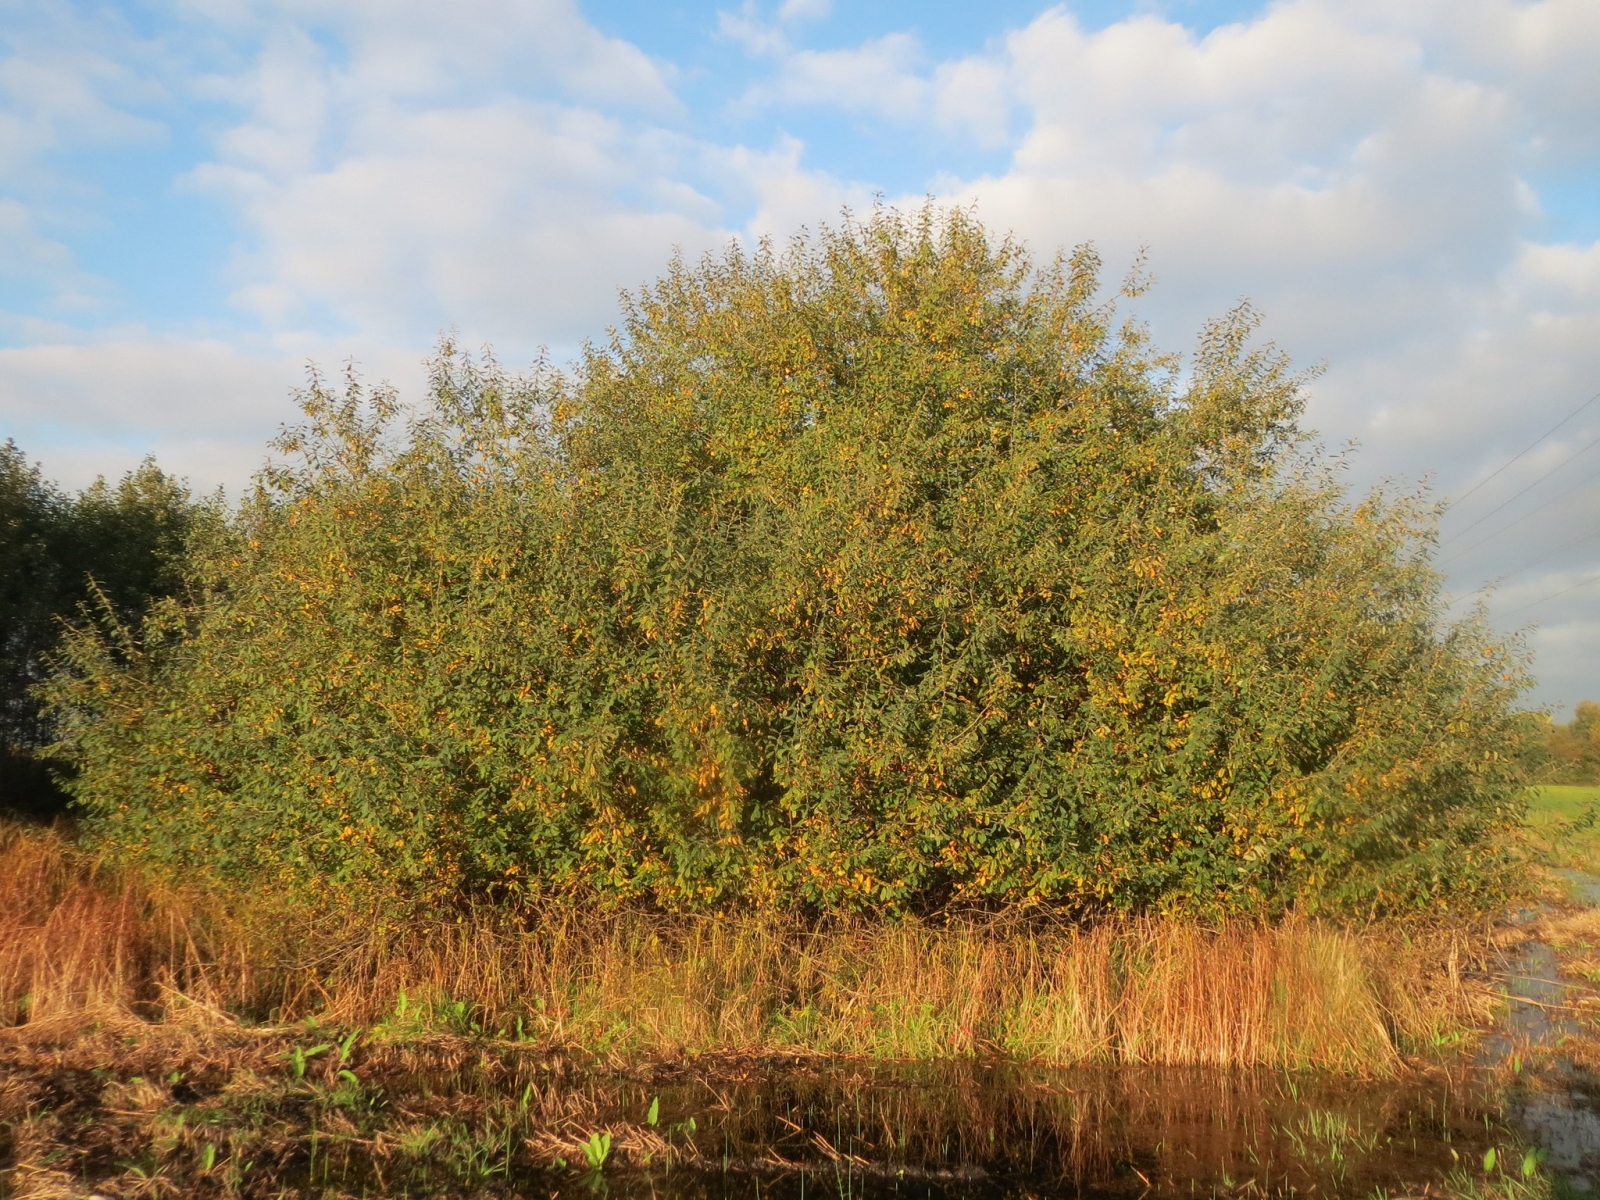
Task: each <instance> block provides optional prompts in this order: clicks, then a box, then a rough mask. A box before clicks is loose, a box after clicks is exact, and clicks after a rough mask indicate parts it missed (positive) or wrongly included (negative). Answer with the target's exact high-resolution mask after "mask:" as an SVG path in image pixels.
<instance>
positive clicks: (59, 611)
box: [0, 441, 203, 813]
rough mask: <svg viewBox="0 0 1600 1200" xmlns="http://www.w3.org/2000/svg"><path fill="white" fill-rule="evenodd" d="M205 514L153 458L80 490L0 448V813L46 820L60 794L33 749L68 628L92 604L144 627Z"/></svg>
mask: <svg viewBox="0 0 1600 1200" xmlns="http://www.w3.org/2000/svg"><path fill="white" fill-rule="evenodd" d="M202 509H203V506H202V505H199V504H197V503H196V502H195V501H194V499H193V498H192V497H191V496H190V494H189V491H188V489H187V488H186V487H185V486H184V485H183V484H181V483H180V482H178V481H177V480H174V479H172V478H171V477H170V476H168V475H166V474H164V473H163V472H162V471H161V469H160V468H159V467H157V466H156V464H155V463H154V462H153V461H151V460H146V461H145V462H144V463H143V464H141V465H140V467H139V468H138V469H137V470H135V471H130V472H129V473H128V474H126V475H124V476H123V478H122V479H121V480H119V481H118V482H117V483H116V484H115V485H112V484H109V483H107V482H106V481H105V480H104V479H99V480H96V481H95V483H94V484H92V485H91V486H90V487H88V488H85V489H84V490H83V491H81V492H78V493H77V494H76V495H73V494H69V493H67V492H64V491H62V490H61V489H59V488H57V487H55V486H54V485H52V484H51V483H49V482H48V481H46V480H45V479H44V477H43V476H42V475H41V474H40V471H39V468H38V466H37V465H35V464H33V463H31V462H29V461H28V459H27V457H26V456H25V455H24V454H23V453H22V451H21V450H20V449H19V448H18V447H17V445H16V443H14V442H12V441H7V442H5V443H4V444H3V445H0V808H11V809H13V810H23V811H28V812H39V813H44V812H48V811H52V810H54V809H56V808H57V807H58V806H59V803H60V801H61V799H62V797H61V796H60V795H59V793H57V792H56V791H55V788H54V785H53V783H52V782H51V780H50V777H49V775H48V773H47V772H46V770H45V768H44V766H43V764H42V763H40V762H39V761H38V760H37V759H36V758H35V757H34V755H33V752H34V751H36V750H38V749H39V748H40V747H42V746H44V745H45V744H47V743H48V742H50V741H51V740H52V739H53V736H54V731H53V728H52V724H51V722H50V720H49V719H48V716H47V715H46V714H45V713H44V712H43V711H42V707H41V702H40V699H39V697H38V695H36V694H35V688H36V687H37V685H38V684H39V683H40V682H41V681H42V680H43V679H44V678H45V676H46V675H47V674H48V671H49V657H50V653H51V651H52V650H53V649H54V647H55V646H56V644H57V642H58V641H59V639H60V637H61V634H62V631H63V630H64V629H65V627H66V623H67V622H70V621H76V620H79V619H81V618H82V617H83V615H84V613H85V611H86V609H94V610H98V611H100V612H101V614H102V615H104V616H107V617H110V618H112V619H114V620H116V621H119V622H123V623H129V624H137V623H138V622H139V621H140V620H141V619H142V618H143V615H144V612H145V610H146V608H147V607H148V606H149V604H150V602H151V600H152V599H154V598H157V597H161V596H168V595H172V594H174V592H175V591H176V590H177V589H178V587H180V586H181V583H182V579H183V573H184V565H183V563H184V558H185V546H186V544H187V541H188V537H189V533H190V530H191V528H192V527H193V526H194V524H195V522H196V521H197V520H198V519H199V516H200V513H201V512H202Z"/></svg>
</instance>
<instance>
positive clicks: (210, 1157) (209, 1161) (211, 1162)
mask: <svg viewBox="0 0 1600 1200" xmlns="http://www.w3.org/2000/svg"><path fill="white" fill-rule="evenodd" d="M216 1165H217V1147H216V1146H215V1145H214V1144H213V1143H211V1142H207V1143H206V1144H205V1146H204V1148H203V1149H202V1150H201V1151H200V1169H201V1170H202V1171H206V1172H210V1170H211V1168H212V1167H214V1166H216Z"/></svg>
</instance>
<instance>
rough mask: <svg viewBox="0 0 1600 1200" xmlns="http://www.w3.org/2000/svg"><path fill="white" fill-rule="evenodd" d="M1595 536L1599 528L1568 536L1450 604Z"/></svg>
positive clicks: (1514, 575) (1495, 584) (1463, 594)
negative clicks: (1507, 573) (1536, 556)
mask: <svg viewBox="0 0 1600 1200" xmlns="http://www.w3.org/2000/svg"><path fill="white" fill-rule="evenodd" d="M1507 528H1510V526H1507ZM1597 537H1600V529H1590V530H1587V531H1585V532H1583V533H1580V534H1579V535H1578V536H1577V537H1575V538H1568V539H1567V540H1566V541H1564V542H1562V543H1561V545H1559V546H1557V547H1556V548H1555V549H1554V550H1546V551H1545V552H1544V553H1543V554H1541V555H1539V557H1538V558H1536V559H1534V560H1533V561H1532V562H1525V563H1523V564H1522V565H1521V566H1520V567H1518V568H1517V569H1516V570H1515V571H1512V572H1511V573H1510V574H1509V575H1497V576H1495V577H1494V578H1493V579H1489V580H1485V581H1484V582H1483V583H1480V584H1479V585H1478V586H1477V587H1475V588H1473V589H1472V590H1471V591H1470V592H1463V593H1461V595H1459V596H1457V597H1456V598H1455V599H1454V600H1452V601H1451V603H1452V604H1458V603H1460V602H1461V601H1462V600H1465V599H1466V598H1467V597H1468V596H1476V595H1477V594H1478V593H1479V592H1481V591H1483V590H1485V589H1486V588H1491V587H1495V586H1497V585H1499V584H1502V583H1504V582H1505V581H1506V580H1508V579H1515V578H1516V577H1517V576H1518V575H1521V574H1522V573H1523V572H1524V571H1531V570H1532V569H1533V568H1534V567H1537V566H1538V565H1539V564H1540V563H1542V562H1546V561H1547V560H1549V559H1552V558H1554V557H1555V556H1556V555H1558V554H1560V553H1561V552H1562V551H1563V550H1567V549H1570V548H1571V547H1573V546H1576V545H1577V544H1578V543H1579V542H1587V541H1590V540H1591V539H1593V538H1597Z"/></svg>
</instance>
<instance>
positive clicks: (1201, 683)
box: [57, 207, 1523, 912]
mask: <svg viewBox="0 0 1600 1200" xmlns="http://www.w3.org/2000/svg"><path fill="white" fill-rule="evenodd" d="M1253 325H1254V321H1253V318H1252V317H1251V315H1250V314H1249V312H1248V311H1243V310H1242V311H1239V312H1236V313H1234V314H1231V315H1230V316H1228V317H1226V318H1224V319H1222V320H1220V321H1218V322H1216V323H1215V324H1213V325H1211V326H1209V327H1208V328H1207V329H1206V330H1205V332H1204V334H1203V336H1202V337H1201V339H1200V344H1199V347H1198V349H1197V351H1196V352H1195V354H1194V355H1193V356H1192V358H1190V359H1189V360H1187V361H1186V362H1183V363H1180V362H1179V361H1178V360H1177V359H1176V358H1174V357H1171V356H1165V355H1162V354H1160V353H1157V352H1156V351H1155V350H1153V349H1152V348H1151V347H1150V346H1149V345H1148V344H1147V341H1146V339H1145V336H1144V334H1143V333H1142V331H1141V329H1140V327H1138V326H1137V325H1133V324H1128V323H1123V322H1122V320H1121V318H1119V317H1118V316H1117V315H1116V314H1115V312H1114V311H1113V308H1112V306H1111V305H1109V304H1107V303H1105V302H1104V301H1103V299H1102V293H1101V289H1100V279H1099V273H1098V262H1097V261H1096V259H1095V257H1094V255H1093V254H1092V253H1091V252H1090V251H1088V250H1080V251H1078V252H1077V253H1075V254H1073V255H1072V256H1070V257H1067V258H1064V259H1062V260H1060V261H1058V262H1056V263H1054V264H1052V265H1050V266H1048V267H1045V268H1044V269H1035V267H1034V266H1033V265H1032V264H1031V263H1030V262H1029V260H1028V258H1027V257H1026V255H1025V254H1024V252H1023V251H1022V249H1021V248H1019V247H1018V246H1016V245H1014V244H1012V243H1010V242H996V241H995V240H993V239H991V238H990V237H989V236H988V235H987V234H986V233H985V231H984V230H983V229H982V228H981V227H980V226H979V225H978V224H977V223H976V222H975V220H973V219H972V218H971V217H969V216H967V215H965V214H962V213H959V212H947V211H941V210H938V209H934V208H931V207H930V208H929V209H927V210H925V211H923V212H921V213H919V214H915V215H913V216H909V217H903V216H900V215H897V214H895V213H892V212H882V211H881V212H877V213H874V214H873V215H872V216H871V217H870V218H869V219H867V220H866V221H864V222H861V223H847V224H846V225H845V226H844V227H842V228H840V229H838V230H831V231H824V232H822V233H820V234H818V235H816V236H813V237H809V238H801V239H798V240H796V241H794V242H793V243H791V244H790V245H789V246H788V247H787V248H786V249H783V250H781V251H779V250H773V249H769V248H765V247H763V248H760V249H758V250H756V251H753V252H745V251H741V250H739V249H733V250H730V251H729V252H728V253H727V254H725V255H724V256H722V257H720V258H715V259H710V260H707V261H705V262H703V263H701V264H698V265H688V264H683V263H678V264H675V265H674V266H673V267H672V268H671V270H670V271H669V272H668V273H667V274H666V275H665V276H664V277H663V278H662V279H661V280H660V281H658V282H657V283H656V284H655V285H654V286H652V287H650V288H648V289H645V290H644V291H642V292H640V293H639V294H638V295H636V296H634V297H632V298H631V299H630V300H629V301H628V302H627V304H626V308H625V320H624V322H623V324H622V326H621V328H620V329H619V330H618V331H617V332H616V334H615V335H614V336H613V337H612V338H611V340H610V341H609V342H608V343H606V344H604V345H601V346H597V347H594V348H592V349H590V350H589V351H588V352H587V353H586V355H585V356H584V358H583V361H582V362H581V364H580V365H579V366H578V368H577V369H575V370H574V371H573V372H571V373H570V374H566V375H563V374H560V373H557V372H554V371H548V370H546V371H541V372H537V373H535V374H534V375H533V376H531V377H528V378H520V377H516V376H513V375H511V374H509V373H507V372H506V371H504V370H502V369H501V368H500V367H499V366H498V365H496V364H495V363H494V362H493V361H492V360H489V359H487V358H484V359H477V360H474V359H472V358H469V357H468V356H466V355H464V354H462V353H460V352H459V351H458V350H457V349H456V348H455V347H454V346H452V345H450V344H448V343H447V344H445V345H444V346H443V347H442V348H441V351H440V354H439V356H438V358H437V360H436V362H435V363H434V368H433V379H432V387H431V391H430V395H429V398H428V401H427V403H426V404H425V405H424V406H423V407H422V408H421V409H419V410H417V411H415V412H410V413H406V412H402V410H401V408H400V406H399V404H398V402H397V400H396V398H395V397H394V396H393V395H391V394H390V393H388V392H386V391H383V390H381V389H380V390H368V389H366V388H364V387H363V386H362V385H361V384H360V383H359V381H356V380H354V379H351V380H349V381H347V383H346V384H345V386H344V387H343V388H342V389H338V388H334V387H332V386H330V385H328V384H327V383H324V382H322V381H320V380H317V381H313V383H312V385H311V386H310V387H309V389H308V390H307V391H306V392H305V394H304V396H303V404H304V409H305V413H306V423H305V424H304V426H303V427H301V428H298V429H295V430H292V431H290V432H289V433H287V434H286V435H285V437H284V438H283V439H282V441H281V443H280V445H279V447H278V449H279V450H280V452H281V458H280V459H279V464H278V465H277V466H276V467H274V468H273V469H271V470H269V471H267V472H266V473H265V474H264V475H263V476H262V480H261V486H260V491H259V494H258V495H257V496H256V498H255V499H254V500H253V501H252V502H251V503H249V504H248V505H247V506H246V507H245V508H244V509H243V511H242V513H241V515H240V517H239V519H238V521H237V524H236V528H235V530H234V532H233V539H232V540H231V541H228V542H226V543H219V544H218V545H217V547H216V548H215V549H214V551H213V552H212V553H211V554H210V556H209V557H208V558H207V559H206V561H205V562H204V563H203V565H202V567H201V568H199V572H200V578H199V579H198V581H197V586H203V587H204V588H206V589H208V593H207V598H206V599H205V600H204V601H203V602H201V603H198V604H196V605H193V606H190V607H182V606H179V605H177V604H176V603H174V604H170V605H168V606H166V607H165V608H163V609H162V610H160V611H159V612H157V613H156V614H155V616H154V617H153V618H152V620H151V622H150V623H149V624H148V625H147V627H146V629H145V631H144V634H143V639H144V640H143V644H142V648H140V647H139V646H135V645H134V644H132V643H131V642H126V641H125V642H123V643H121V644H119V643H117V642H116V641H115V639H111V640H107V639H105V638H102V637H94V636H90V635H87V634H86V635H84V636H82V637H80V638H79V639H78V640H77V642H76V643H75V646H74V655H75V669H74V672H73V673H72V674H71V675H70V676H63V678H62V679H61V680H59V681H58V685H57V687H58V693H57V694H58V699H59V702H60V704H61V705H62V712H63V713H64V714H65V715H66V716H67V717H69V718H70V720H71V721H72V733H71V738H70V740H69V743H68V750H69V752H70V754H71V755H72V756H73V758H74V761H76V762H77V763H78V764H79V765H80V767H81V771H82V774H81V776H80V779H79V782H78V784H77V785H76V786H77V795H78V797H79V799H80V801H81V802H82V804H83V806H84V807H85V809H86V810H87V812H88V813H90V814H92V816H93V818H94V821H95V823H96V827H97V828H98V829H99V830H100V831H101V832H102V834H103V835H104V836H105V837H107V838H109V839H110V840H111V841H112V842H113V843H114V844H116V845H120V846H122V847H124V848H128V849H133V850H137V851H139V852H142V853H144V854H146V855H147V856H151V857H154V858H158V859H165V860H166V861H169V862H171V863H173V864H175V865H179V866H181V867H182V868H184V869H186V870H196V869H204V870H206V871H211V872H215V873H217V874H219V875H222V876H229V877H233V878H239V879H251V880H261V879H264V878H266V879H279V880H281V881H282V882H284V883H285V884H288V885H291V886H294V887H300V888H304V887H312V888H320V889H328V890H332V891H337V892H343V891H349V890H360V889H370V888H374V887H377V888H393V889H395V890H396V892H397V894H399V895H401V896H404V897H407V898H410V899H413V900H417V901H420V902H422V903H424V904H441V903H450V902H454V901H456V900H458V899H460V898H461V897H464V896H494V895H499V894H507V893H518V894H522V895H526V896H534V897H537V896H544V895H550V894H576V895H594V896H599V897H610V898H616V899H623V900H635V901H643V902H646V903H654V904H658V905H661V906H665V907H668V908H697V907H707V906H716V905H723V904H729V903H735V904H755V905H772V906H802V907H808V908H812V909H820V910H827V909H832V908H840V907H843V908H860V909H880V908H890V909H893V908H900V907H905V908H917V909H928V908H931V907H937V906H941V905H945V904H950V903H984V904H990V903H1000V902H1006V903H1014V902H1024V903H1026V902H1044V903H1051V904H1058V905H1066V906H1068V907H1073V908H1078V909H1093V908H1102V907H1110V908H1116V909H1124V910H1146V909H1159V908H1169V909H1191V910H1206V911H1212V910H1250V911H1257V910H1259V911H1276V910H1281V909H1282V908H1284V907H1286V906H1290V905H1299V906H1301V907H1308V908H1319V907H1320V908H1342V909H1359V910H1360V911H1364V912H1365V911H1374V910H1381V909H1386V908H1391V907H1396V906H1414V905H1419V904H1428V903H1444V902H1456V901H1460V900H1468V899H1471V898H1473V897H1474V896H1483V895H1489V894H1492V893H1493V890H1494V888H1495V886H1496V884H1497V880H1498V878H1499V872H1500V870H1501V868H1502V867H1503V865H1504V861H1503V858H1502V855H1501V845H1500V835H1502V834H1503V833H1504V832H1505V831H1507V830H1509V829H1511V828H1512V827H1514V826H1515V824H1516V822H1517V820H1518V818H1519V815H1520V807H1519V806H1520V803H1521V801H1520V800H1519V799H1518V796H1519V789H1518V780H1517V777H1516V767H1515V765H1514V760H1515V758H1516V740H1517V736H1518V734H1517V729H1518V728H1519V727H1518V726H1517V724H1516V722H1515V721H1514V720H1513V719H1512V717H1511V715H1510V705H1511V702H1512V700H1513V699H1514V697H1515V695H1516V693H1517V692H1518V690H1519V689H1520V688H1521V687H1522V685H1523V678H1522V670H1521V666H1520V661H1519V660H1518V658H1517V657H1516V656H1515V655H1514V654H1513V653H1511V652H1508V651H1507V650H1506V649H1504V648H1502V647H1500V646H1497V645H1495V644H1493V643H1491V642H1489V641H1487V640H1486V639H1485V638H1484V636H1483V634H1482V632H1481V631H1480V629H1479V628H1478V627H1477V626H1476V625H1475V624H1471V623H1468V624H1465V625H1458V626H1449V625H1446V624H1444V623H1443V622H1442V619H1441V617H1440V609H1439V603H1438V583H1437V578H1436V576H1435V574H1434V573H1433V571H1432V570H1431V569H1430V567H1429V565H1428V561H1427V557H1426V553H1425V547H1426V546H1427V544H1428V538H1429V537H1430V535H1431V528H1432V524H1431V522H1432V512H1431V510H1430V509H1428V508H1427V507H1426V506H1424V505H1421V504H1420V503H1417V502H1414V501H1408V500H1404V499H1402V500H1391V499H1387V498H1384V497H1381V496H1378V497H1373V498H1369V499H1367V500H1363V501H1361V502H1359V503H1354V504H1350V503H1347V502H1346V501H1345V500H1344V499H1343V492H1342V489H1341V486H1340V484H1339V481H1338V479H1337V477H1336V471H1335V470H1334V469H1333V468H1328V467H1324V466H1320V465H1318V464H1317V462H1316V460H1315V457H1314V455H1313V454H1312V452H1311V450H1310V448H1309V447H1308V445H1307V443H1306V442H1305V440H1304V438H1303V437H1302V435H1301V434H1300V432H1299V430H1298V427H1297V423H1296V422H1297V418H1298V415H1299V412H1300V408H1301V380H1300V379H1299V378H1298V377H1297V376H1295V375H1294V374H1292V373H1291V372H1290V370H1289V368H1288V366H1287V365H1286V363H1285V362H1284V361H1283V359H1282V358H1281V356H1280V355H1278V354H1277V353H1275V352H1274V351H1272V350H1270V349H1257V348H1251V346H1250V344H1249V337H1250V334H1251V332H1252V329H1253ZM128 656H132V657H133V660H134V661H133V665H132V667H131V668H127V669H125V668H123V667H121V666H120V665H118V662H119V660H120V659H122V658H126V657H128Z"/></svg>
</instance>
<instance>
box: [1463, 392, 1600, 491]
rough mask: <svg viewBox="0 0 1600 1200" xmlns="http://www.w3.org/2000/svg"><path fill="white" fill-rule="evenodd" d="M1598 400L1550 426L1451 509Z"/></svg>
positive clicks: (1599, 397)
mask: <svg viewBox="0 0 1600 1200" xmlns="http://www.w3.org/2000/svg"><path fill="white" fill-rule="evenodd" d="M1596 400H1600V392H1596V393H1595V394H1594V395H1592V396H1590V397H1589V398H1588V399H1587V400H1585V401H1584V402H1583V403H1582V404H1580V405H1578V407H1577V408H1575V409H1573V410H1572V411H1571V412H1569V413H1568V414H1567V415H1566V416H1564V417H1562V418H1561V420H1559V421H1557V422H1556V423H1555V424H1554V425H1552V426H1550V428H1549V429H1547V430H1545V431H1544V432H1543V433H1541V434H1540V435H1539V436H1538V437H1536V438H1534V439H1533V441H1531V442H1529V443H1528V444H1527V446H1526V447H1524V448H1523V449H1522V451H1521V452H1520V453H1518V454H1517V455H1516V456H1515V457H1514V458H1512V459H1511V460H1510V461H1509V462H1504V463H1501V464H1500V466H1499V467H1497V468H1495V470H1494V472H1493V473H1492V474H1490V475H1487V476H1485V477H1484V478H1483V479H1480V480H1478V482H1477V483H1475V484H1473V485H1472V486H1471V487H1470V488H1468V489H1467V490H1466V491H1465V492H1463V493H1462V494H1461V495H1460V496H1458V497H1457V498H1456V499H1454V500H1452V501H1450V504H1449V507H1451V508H1455V507H1456V506H1457V505H1460V504H1462V503H1464V502H1465V501H1466V499H1467V497H1468V496H1470V495H1472V493H1473V492H1475V491H1477V490H1478V489H1479V488H1481V487H1482V486H1483V485H1484V484H1486V483H1488V482H1489V481H1490V480H1492V479H1494V478H1495V477H1496V476H1498V475H1499V474H1500V472H1501V471H1504V470H1505V469H1506V468H1507V467H1511V466H1515V465H1516V464H1517V463H1518V462H1520V461H1521V460H1522V459H1523V458H1524V457H1526V456H1527V455H1528V453H1529V452H1530V451H1532V450H1533V448H1534V447H1535V446H1537V445H1538V444H1539V443H1540V442H1542V441H1544V440H1545V438H1547V437H1549V436H1550V435H1551V434H1552V433H1555V432H1556V431H1557V430H1558V429H1560V428H1561V427H1562V426H1563V425H1565V424H1566V423H1567V422H1568V421H1570V420H1572V418H1573V417H1575V416H1577V415H1578V414H1579V413H1581V412H1582V411H1583V410H1584V409H1586V408H1588V407H1589V405H1591V404H1593V403H1594V402H1595V401H1596Z"/></svg>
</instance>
